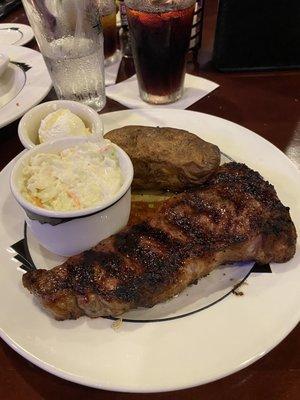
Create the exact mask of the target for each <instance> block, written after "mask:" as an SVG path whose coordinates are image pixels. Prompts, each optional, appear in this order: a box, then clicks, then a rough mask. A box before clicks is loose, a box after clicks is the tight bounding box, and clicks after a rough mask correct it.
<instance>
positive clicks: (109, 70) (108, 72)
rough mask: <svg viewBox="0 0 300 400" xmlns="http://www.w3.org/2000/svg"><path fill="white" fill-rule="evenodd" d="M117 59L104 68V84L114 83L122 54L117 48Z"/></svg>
mask: <svg viewBox="0 0 300 400" xmlns="http://www.w3.org/2000/svg"><path fill="white" fill-rule="evenodd" d="M116 56H117V61H116V62H114V63H113V64H111V65H107V66H105V68H104V73H105V86H110V85H114V84H115V83H116V79H117V76H118V72H119V68H120V64H121V61H122V54H121V52H120V50H117V55H116Z"/></svg>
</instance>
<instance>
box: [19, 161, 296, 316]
mask: <svg viewBox="0 0 300 400" xmlns="http://www.w3.org/2000/svg"><path fill="white" fill-rule="evenodd" d="M295 245H296V230H295V227H294V224H293V222H292V220H291V218H290V215H289V209H288V208H287V207H285V206H283V205H282V203H281V202H280V201H279V199H278V197H277V195H276V192H275V190H274V188H273V186H272V185H270V184H269V183H268V182H266V181H264V180H263V178H262V177H261V176H260V175H259V174H258V173H257V172H254V171H253V170H251V169H249V168H248V167H247V166H245V165H243V164H238V163H229V164H225V165H223V166H221V167H220V168H219V169H218V171H217V172H216V173H215V175H214V176H213V177H212V178H211V179H210V180H209V181H208V182H206V183H204V184H203V185H202V186H199V188H198V189H197V190H193V191H189V192H184V193H181V194H179V195H176V196H174V197H172V198H170V199H169V200H167V201H165V202H164V203H163V204H162V206H161V208H160V209H159V211H158V213H157V215H156V216H155V217H154V218H152V219H149V220H145V221H144V222H142V223H139V224H137V225H133V226H131V227H128V228H126V229H124V230H122V231H121V232H119V233H118V234H116V235H113V236H111V237H110V238H108V239H106V240H104V241H102V242H101V243H99V244H98V245H97V246H95V247H94V248H93V249H91V250H88V251H85V252H83V253H82V254H79V255H78V256H74V257H71V258H69V259H68V260H67V261H66V262H65V263H63V264H62V265H60V266H57V267H55V268H53V269H52V270H49V271H47V270H43V269H38V270H36V271H30V272H27V273H26V274H25V275H24V276H23V284H24V286H25V287H26V288H27V289H28V290H29V291H30V292H31V293H33V294H34V295H35V296H36V297H37V298H38V299H39V300H40V302H41V303H42V305H43V306H44V307H45V308H46V309H48V310H49V311H50V312H51V313H52V314H53V316H54V317H55V318H56V319H59V320H64V319H73V318H78V317H80V316H81V315H84V314H86V315H88V316H89V317H98V316H107V315H113V316H118V315H121V314H122V313H124V312H126V311H128V310H130V309H132V308H136V307H152V306H153V305H155V304H157V303H159V302H163V301H165V300H167V299H170V298H171V297H172V296H174V295H176V294H178V293H180V292H181V291H182V290H183V289H184V288H186V287H187V286H188V285H189V284H191V283H193V282H195V281H196V280H197V279H198V278H200V277H202V276H204V275H206V274H208V273H209V272H210V271H211V270H212V269H214V268H216V267H217V266H219V265H221V264H224V263H226V262H234V261H250V260H253V261H257V262H260V263H269V262H280V263H281V262H285V261H288V260H289V259H291V258H292V257H293V255H294V253H295Z"/></svg>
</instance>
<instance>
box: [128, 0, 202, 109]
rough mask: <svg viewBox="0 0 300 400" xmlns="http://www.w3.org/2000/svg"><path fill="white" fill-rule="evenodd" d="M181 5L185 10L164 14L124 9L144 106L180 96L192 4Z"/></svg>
mask: <svg viewBox="0 0 300 400" xmlns="http://www.w3.org/2000/svg"><path fill="white" fill-rule="evenodd" d="M128 3H129V5H130V2H128ZM128 3H127V4H128ZM141 3H143V2H141ZM182 4H184V5H185V6H187V7H186V8H181V9H179V8H178V7H177V8H176V9H171V10H168V9H167V10H166V11H163V12H156V10H155V6H153V8H154V11H155V12H152V9H150V10H149V7H148V8H146V9H142V10H140V9H139V10H136V9H133V8H131V7H127V16H128V22H129V27H130V32H131V39H132V51H133V56H134V62H135V67H136V73H137V77H138V81H139V88H140V93H141V97H142V99H143V100H145V101H147V102H150V103H156V104H164V103H170V102H174V101H176V100H178V99H179V98H180V97H181V95H182V90H183V82H184V75H185V64H186V54H187V51H188V48H189V42H190V35H191V26H192V21H193V14H194V7H195V2H194V1H189V0H186V1H181V2H179V5H182Z"/></svg>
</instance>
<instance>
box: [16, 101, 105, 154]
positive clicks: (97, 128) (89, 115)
mask: <svg viewBox="0 0 300 400" xmlns="http://www.w3.org/2000/svg"><path fill="white" fill-rule="evenodd" d="M59 109H68V110H70V111H71V112H72V113H74V114H75V115H77V116H78V117H79V118H80V119H81V120H82V121H83V122H84V124H85V126H86V127H87V128H89V130H90V131H91V134H90V135H88V136H86V138H88V139H89V140H96V141H97V140H101V139H102V137H103V123H102V120H101V118H100V116H99V114H97V112H96V111H95V110H93V109H92V108H91V107H88V106H86V105H85V104H81V103H78V102H76V101H71V100H53V101H48V102H46V103H42V104H39V105H38V106H35V107H33V108H32V109H31V110H29V111H27V113H26V114H25V115H24V116H23V117H22V119H21V120H20V122H19V126H18V134H19V138H20V141H21V143H22V144H23V146H24V147H25V148H26V149H32V148H33V147H35V146H37V145H39V144H40V143H39V135H38V131H39V128H40V125H41V122H42V120H43V119H44V118H45V117H46V116H47V115H49V114H50V113H52V112H54V111H57V110H59ZM61 139H63V137H62V138H61Z"/></svg>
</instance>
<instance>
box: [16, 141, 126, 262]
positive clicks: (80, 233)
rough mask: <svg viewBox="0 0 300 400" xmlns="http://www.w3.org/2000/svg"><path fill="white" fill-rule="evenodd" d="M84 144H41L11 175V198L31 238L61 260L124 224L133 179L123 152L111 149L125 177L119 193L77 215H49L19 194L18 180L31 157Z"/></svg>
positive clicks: (71, 213)
mask: <svg viewBox="0 0 300 400" xmlns="http://www.w3.org/2000/svg"><path fill="white" fill-rule="evenodd" d="M87 141H88V139H86V138H66V139H61V140H57V141H55V142H52V143H43V144H41V145H39V146H36V147H34V148H33V149H31V150H29V151H27V152H26V153H24V154H23V155H22V156H21V157H20V158H19V159H18V160H17V162H16V164H15V165H14V167H13V169H12V172H11V177H10V187H11V191H12V194H13V196H14V198H15V199H16V201H17V202H18V203H19V205H20V206H21V207H22V209H23V210H24V212H25V220H26V223H27V225H28V226H29V228H30V229H31V231H32V233H33V235H34V236H35V238H36V239H37V240H38V242H39V243H40V244H41V245H42V246H44V247H45V248H46V249H48V250H50V251H51V252H53V253H55V254H59V255H62V256H71V255H74V254H78V253H80V252H82V251H84V250H87V249H89V248H91V247H93V246H95V245H96V244H97V243H99V242H100V241H101V240H103V239H105V238H107V237H109V236H111V235H113V234H114V233H116V232H118V231H119V230H120V229H122V228H123V227H124V226H125V225H126V224H127V222H128V218H129V214H130V205H131V182H132V179H133V166H132V163H131V160H130V158H129V157H128V155H127V154H126V153H125V152H124V150H122V149H121V148H120V147H118V146H117V145H114V146H115V148H116V150H117V154H118V157H119V162H120V167H121V170H122V173H123V176H124V183H123V185H122V187H121V189H120V190H119V191H118V192H117V193H116V195H114V196H113V198H111V200H109V201H107V202H106V203H102V204H101V205H99V206H95V207H90V208H85V209H82V210H78V211H52V210H46V209H44V208H41V207H37V206H35V205H34V204H32V203H30V202H29V201H27V200H26V199H25V198H24V197H23V195H22V194H21V192H20V188H19V181H20V176H21V174H22V169H23V168H24V166H25V165H26V164H27V163H28V161H29V159H30V158H31V157H32V156H33V155H35V154H38V153H57V152H60V151H62V150H63V149H66V148H68V147H72V146H75V145H77V144H80V143H83V142H87Z"/></svg>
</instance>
